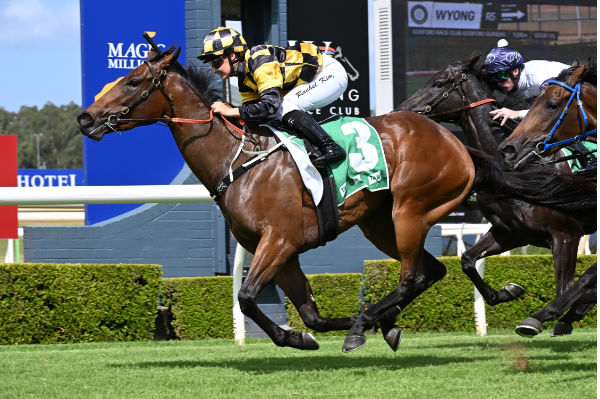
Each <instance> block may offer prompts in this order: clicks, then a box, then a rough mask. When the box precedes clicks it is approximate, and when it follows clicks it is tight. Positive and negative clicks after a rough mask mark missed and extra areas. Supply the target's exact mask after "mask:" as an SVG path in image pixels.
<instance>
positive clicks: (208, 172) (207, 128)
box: [167, 75, 240, 190]
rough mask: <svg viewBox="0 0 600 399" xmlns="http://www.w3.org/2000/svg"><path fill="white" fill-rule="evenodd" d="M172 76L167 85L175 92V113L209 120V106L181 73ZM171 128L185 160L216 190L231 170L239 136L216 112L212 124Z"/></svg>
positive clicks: (201, 178)
mask: <svg viewBox="0 0 600 399" xmlns="http://www.w3.org/2000/svg"><path fill="white" fill-rule="evenodd" d="M176 76H178V78H177V79H169V81H168V82H167V88H168V89H169V91H170V92H171V93H172V94H173V104H174V109H175V116H176V117H179V118H187V119H198V120H207V119H210V115H211V113H210V105H209V104H208V103H207V102H206V100H205V99H204V98H203V97H201V96H200V95H199V94H198V93H197V92H196V91H195V90H194V89H193V88H192V87H191V85H190V84H189V83H188V82H187V81H186V80H185V79H184V78H183V77H181V76H180V75H176ZM170 130H171V133H172V134H173V138H174V139H175V143H176V144H177V147H178V148H179V151H180V152H181V155H182V156H183V159H184V160H185V162H186V163H187V165H188V166H189V168H190V169H191V170H192V172H193V173H194V175H196V177H198V179H199V180H200V182H202V184H204V186H205V187H206V188H207V189H208V190H214V189H215V187H216V186H217V184H218V183H219V182H220V181H221V180H222V179H223V177H225V176H226V175H227V173H228V169H229V166H230V164H231V162H233V160H234V157H235V153H236V151H237V149H238V147H239V144H240V137H239V136H238V135H237V134H236V133H233V132H231V131H230V130H229V129H228V128H227V127H226V125H225V123H224V122H223V120H222V118H221V117H220V116H219V115H217V114H215V115H214V116H213V119H212V121H211V122H210V123H206V124H193V123H171V124H170Z"/></svg>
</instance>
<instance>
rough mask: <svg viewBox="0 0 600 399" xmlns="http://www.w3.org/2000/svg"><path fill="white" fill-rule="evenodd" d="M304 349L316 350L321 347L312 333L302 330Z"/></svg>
mask: <svg viewBox="0 0 600 399" xmlns="http://www.w3.org/2000/svg"><path fill="white" fill-rule="evenodd" d="M301 340H302V348H300V349H303V350H309V351H315V350H317V349H319V343H318V342H317V340H316V339H315V337H313V335H312V334H311V333H307V332H304V331H303V332H302V336H301Z"/></svg>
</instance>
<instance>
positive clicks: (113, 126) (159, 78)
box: [104, 60, 246, 135]
mask: <svg viewBox="0 0 600 399" xmlns="http://www.w3.org/2000/svg"><path fill="white" fill-rule="evenodd" d="M144 64H145V65H146V66H147V67H148V69H149V70H150V73H151V74H152V82H151V83H150V87H148V88H147V89H146V90H144V91H142V93H141V94H140V96H139V97H138V98H136V99H135V100H133V101H132V102H131V104H129V105H128V106H125V107H123V108H122V109H121V111H120V112H119V113H116V114H112V115H109V116H108V118H107V120H106V122H105V123H104V124H105V125H106V126H107V127H108V128H109V129H110V130H112V131H113V132H115V133H117V134H121V133H120V132H119V131H118V130H117V128H118V126H119V125H120V124H122V123H126V122H148V123H155V122H164V123H166V124H170V123H191V124H209V123H211V122H212V121H213V110H212V109H211V110H210V113H209V117H208V119H189V118H177V117H175V105H174V104H173V94H171V92H170V91H169V89H168V88H167V86H165V84H164V81H165V79H166V77H167V70H166V69H162V70H161V71H160V72H159V73H158V74H157V73H155V71H154V69H153V68H152V65H150V62H149V61H148V60H146V61H144ZM157 89H158V90H159V91H160V92H161V93H162V95H163V96H164V97H165V99H166V100H167V101H168V103H169V108H170V109H171V116H164V117H161V118H144V119H132V118H123V117H124V116H126V115H128V114H130V113H131V112H132V111H133V110H134V109H135V108H136V107H137V106H138V105H140V104H141V103H143V102H144V101H146V100H147V99H148V98H149V97H150V95H151V94H152V92H154V91H155V90H157ZM219 115H221V114H219ZM221 118H222V119H223V122H224V123H225V124H226V125H227V126H228V127H229V128H230V129H232V130H234V131H235V132H237V133H239V134H241V135H244V134H245V133H246V132H245V131H244V130H243V129H240V128H239V127H237V126H236V125H234V124H233V123H231V122H230V121H229V120H228V119H227V118H225V117H224V116H223V115H221ZM238 123H240V125H242V127H244V123H243V122H242V121H241V120H240V121H238Z"/></svg>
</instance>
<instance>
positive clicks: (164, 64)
mask: <svg viewBox="0 0 600 399" xmlns="http://www.w3.org/2000/svg"><path fill="white" fill-rule="evenodd" d="M180 53H181V47H178V48H177V50H175V51H173V52H172V53H171V54H169V55H166V56H165V57H163V58H161V59H160V60H158V65H160V67H161V68H162V69H167V68H168V67H169V66H170V65H171V64H173V63H174V62H176V61H177V57H179V54H180Z"/></svg>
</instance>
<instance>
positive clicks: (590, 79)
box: [499, 61, 597, 169]
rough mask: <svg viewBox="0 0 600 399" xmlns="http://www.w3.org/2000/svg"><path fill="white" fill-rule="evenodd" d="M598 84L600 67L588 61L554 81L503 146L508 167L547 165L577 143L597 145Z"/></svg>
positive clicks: (502, 151)
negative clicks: (597, 72) (550, 157)
mask: <svg viewBox="0 0 600 399" xmlns="http://www.w3.org/2000/svg"><path fill="white" fill-rule="evenodd" d="M596 80H597V77H596V63H595V62H592V61H588V62H587V63H585V64H584V65H582V66H580V67H578V68H577V69H575V70H574V71H573V70H572V69H567V70H565V71H563V73H561V74H560V75H559V76H558V77H557V78H556V79H555V80H552V81H550V83H549V84H548V86H547V87H546V89H545V90H544V92H543V93H542V94H540V95H539V96H538V97H537V98H536V100H535V101H534V103H533V105H532V106H531V108H530V111H529V112H528V113H527V116H526V117H525V118H524V119H523V121H522V122H521V123H520V124H519V126H518V127H517V128H516V129H515V131H513V132H512V134H511V135H510V136H509V137H508V138H506V139H505V140H504V141H502V142H501V143H500V145H499V151H500V152H501V154H502V156H503V161H504V163H505V165H506V166H507V167H508V168H510V169H519V168H522V167H523V166H525V165H527V164H528V163H530V162H534V163H535V162H543V161H544V158H545V157H547V156H549V155H551V154H554V153H555V152H557V151H558V150H560V149H561V148H562V147H564V146H566V145H568V144H571V143H573V142H577V141H582V140H588V141H592V142H594V143H595V142H596V137H597V135H596V127H597V125H596V112H597V110H596V108H597V104H596V102H597V96H596Z"/></svg>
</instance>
